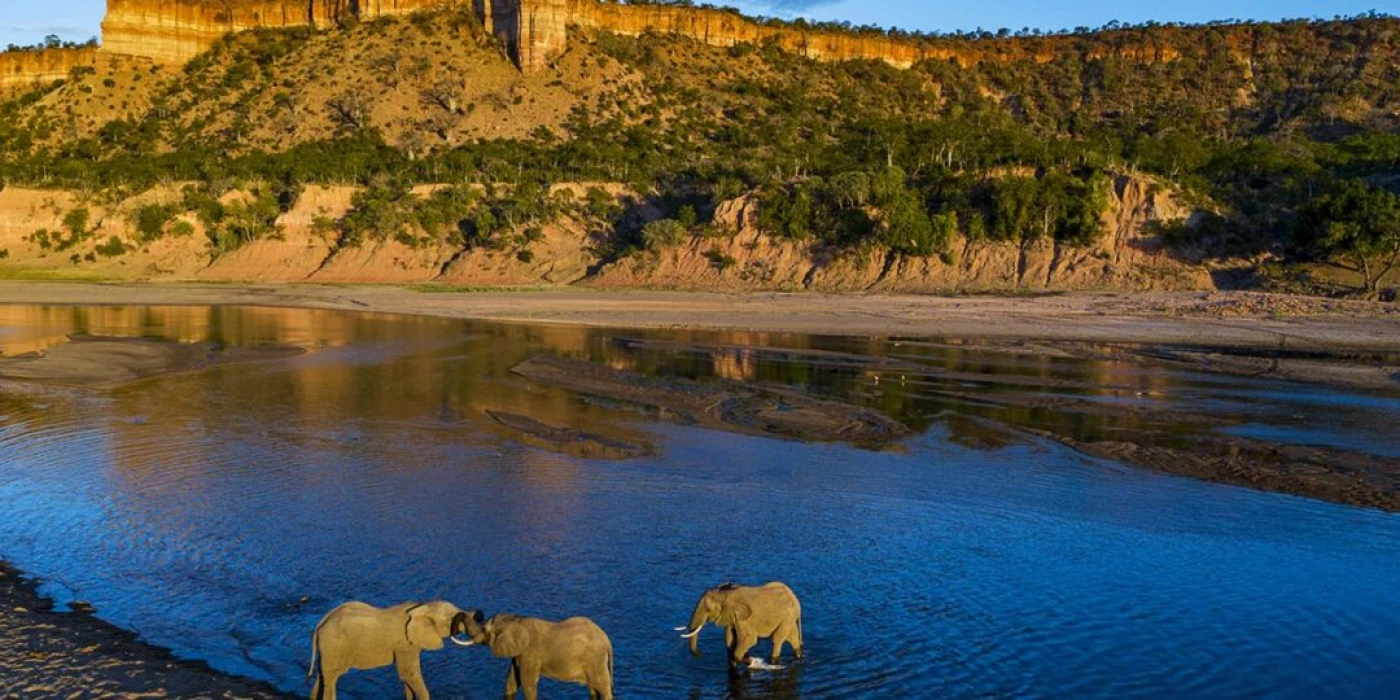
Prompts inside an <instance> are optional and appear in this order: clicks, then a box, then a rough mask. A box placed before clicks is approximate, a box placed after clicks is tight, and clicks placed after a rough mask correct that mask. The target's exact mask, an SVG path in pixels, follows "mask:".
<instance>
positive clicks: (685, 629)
mask: <svg viewBox="0 0 1400 700" xmlns="http://www.w3.org/2000/svg"><path fill="white" fill-rule="evenodd" d="M671 629H673V630H675V631H677V632H689V631H690V625H681V626H680V627H672V628H671Z"/></svg>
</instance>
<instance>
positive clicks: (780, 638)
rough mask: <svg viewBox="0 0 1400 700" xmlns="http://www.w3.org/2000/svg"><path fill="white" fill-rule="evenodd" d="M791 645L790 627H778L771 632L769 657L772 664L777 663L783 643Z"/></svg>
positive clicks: (780, 656) (781, 652)
mask: <svg viewBox="0 0 1400 700" xmlns="http://www.w3.org/2000/svg"><path fill="white" fill-rule="evenodd" d="M784 644H787V645H788V646H792V628H790V627H779V628H778V629H777V630H776V631H774V632H773V656H772V657H770V658H771V661H772V663H773V664H775V665H776V664H777V663H778V659H780V658H782V656H783V645H784Z"/></svg>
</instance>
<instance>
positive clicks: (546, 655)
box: [452, 613, 613, 700]
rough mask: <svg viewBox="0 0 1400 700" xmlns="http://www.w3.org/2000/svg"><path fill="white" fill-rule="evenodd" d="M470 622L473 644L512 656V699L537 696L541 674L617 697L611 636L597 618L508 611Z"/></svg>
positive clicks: (604, 699)
mask: <svg viewBox="0 0 1400 700" xmlns="http://www.w3.org/2000/svg"><path fill="white" fill-rule="evenodd" d="M466 625H467V634H469V635H470V636H471V639H472V641H471V642H470V643H472V644H484V645H486V646H487V647H488V648H490V649H491V653H492V654H494V655H495V656H499V657H503V658H509V659H510V660H511V661H510V674H509V675H508V676H506V695H505V696H506V697H507V698H512V699H513V698H515V696H516V693H517V692H523V693H524V694H525V700H535V698H536V693H537V692H538V686H539V681H540V676H544V677H546V678H553V679H555V680H558V681H565V682H569V683H579V684H582V685H586V686H588V697H589V698H591V699H593V700H612V697H613V648H612V640H610V639H608V635H607V633H605V632H603V630H602V628H600V627H598V625H596V624H594V623H593V621H592V620H590V619H588V618H586V617H571V618H569V619H567V620H564V621H563V622H550V621H548V620H540V619H537V618H533V617H521V616H519V615H511V614H508V613H503V614H500V615H496V616H495V617H492V618H491V619H490V620H487V621H486V622H485V624H482V623H481V621H480V620H479V619H468V620H467V622H466ZM452 641H453V642H456V643H457V644H463V642H460V641H458V640H456V639H453V640H452ZM464 646H465V644H464Z"/></svg>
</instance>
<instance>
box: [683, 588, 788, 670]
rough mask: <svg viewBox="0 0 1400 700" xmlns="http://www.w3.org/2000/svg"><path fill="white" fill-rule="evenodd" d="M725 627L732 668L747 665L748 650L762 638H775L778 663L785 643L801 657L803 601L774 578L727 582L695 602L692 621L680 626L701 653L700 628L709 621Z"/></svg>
mask: <svg viewBox="0 0 1400 700" xmlns="http://www.w3.org/2000/svg"><path fill="white" fill-rule="evenodd" d="M710 622H713V623H715V625H717V626H719V627H723V628H724V642H725V647H726V648H727V649H728V651H729V663H730V668H731V669H733V668H736V667H741V666H745V665H747V664H748V661H749V659H748V656H749V650H750V649H753V647H754V645H755V644H757V643H758V640H760V639H770V638H771V639H772V640H773V654H772V663H774V664H776V663H778V659H779V657H780V656H781V655H782V652H783V644H787V645H788V646H791V647H792V653H793V655H794V656H795V657H796V658H799V659H800V658H802V604H801V603H800V602H798V600H797V595H796V594H794V593H793V592H792V589H791V588H788V587H787V585H786V584H783V583H779V582H777V581H773V582H771V583H766V584H764V585H762V586H739V585H735V584H733V583H725V584H721V585H719V586H715V587H714V588H711V589H709V590H707V591H705V593H704V594H703V595H701V596H700V600H699V601H698V602H696V604H695V611H694V612H693V613H691V616H690V624H689V625H687V626H686V627H677V628H676V631H678V632H681V631H683V632H684V634H682V635H681V637H683V638H685V639H689V640H690V653H691V654H694V655H696V656H698V655H699V654H700V647H699V635H700V630H701V629H702V628H704V626H705V625H706V624H707V623H710Z"/></svg>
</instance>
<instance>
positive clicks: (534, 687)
mask: <svg viewBox="0 0 1400 700" xmlns="http://www.w3.org/2000/svg"><path fill="white" fill-rule="evenodd" d="M518 668H519V669H520V690H521V692H523V693H524V694H525V700H536V697H537V694H538V693H539V688H540V667H539V665H538V664H519V665H518Z"/></svg>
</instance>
